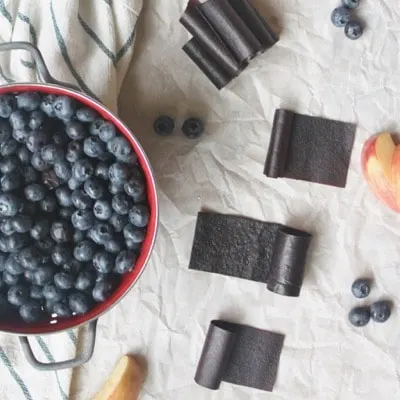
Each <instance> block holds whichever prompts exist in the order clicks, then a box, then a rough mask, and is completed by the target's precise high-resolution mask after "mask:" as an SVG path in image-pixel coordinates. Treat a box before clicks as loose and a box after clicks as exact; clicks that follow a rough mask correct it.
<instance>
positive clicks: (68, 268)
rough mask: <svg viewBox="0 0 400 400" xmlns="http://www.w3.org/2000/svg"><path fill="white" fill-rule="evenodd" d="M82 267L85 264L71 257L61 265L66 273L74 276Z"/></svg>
mask: <svg viewBox="0 0 400 400" xmlns="http://www.w3.org/2000/svg"><path fill="white" fill-rule="evenodd" d="M84 267H85V264H84V263H83V262H81V261H78V260H76V259H74V258H73V259H72V260H70V261H68V262H67V263H65V264H64V265H63V266H62V270H63V271H64V272H66V273H67V274H71V275H74V276H76V275H77V274H79V272H80V271H82V270H83V268H84Z"/></svg>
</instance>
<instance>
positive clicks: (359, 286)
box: [349, 278, 392, 327]
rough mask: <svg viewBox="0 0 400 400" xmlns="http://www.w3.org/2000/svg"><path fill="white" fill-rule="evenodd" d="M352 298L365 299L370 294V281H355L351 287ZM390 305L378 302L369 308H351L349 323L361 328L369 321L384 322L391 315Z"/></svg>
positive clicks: (385, 302)
mask: <svg viewBox="0 0 400 400" xmlns="http://www.w3.org/2000/svg"><path fill="white" fill-rule="evenodd" d="M351 291H352V293H353V295H354V297H357V298H358V299H365V298H366V297H368V296H369V294H370V292H371V281H370V280H369V279H363V278H360V279H357V280H356V281H354V283H353V285H352V286H351ZM391 309H392V303H391V302H390V301H388V300H380V301H377V302H375V303H373V304H372V305H371V306H359V307H355V308H353V309H352V310H351V311H350V313H349V321H350V323H351V324H352V325H354V326H357V327H361V326H365V325H367V324H368V322H369V321H370V319H372V320H373V321H375V322H380V323H383V322H386V321H387V320H388V319H389V317H390V315H391Z"/></svg>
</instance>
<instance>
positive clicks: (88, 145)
mask: <svg viewBox="0 0 400 400" xmlns="http://www.w3.org/2000/svg"><path fill="white" fill-rule="evenodd" d="M105 149H106V147H105V144H104V143H103V142H102V141H101V140H100V138H98V137H96V136H89V137H88V138H86V139H85V140H84V141H83V152H84V153H85V154H86V155H87V156H89V157H92V158H93V157H94V158H97V157H99V156H101V155H102V154H103V153H104V152H105Z"/></svg>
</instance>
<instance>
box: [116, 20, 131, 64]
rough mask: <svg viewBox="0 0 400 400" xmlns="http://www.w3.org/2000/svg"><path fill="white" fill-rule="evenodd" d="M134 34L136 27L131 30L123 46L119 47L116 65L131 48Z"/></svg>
mask: <svg viewBox="0 0 400 400" xmlns="http://www.w3.org/2000/svg"><path fill="white" fill-rule="evenodd" d="M135 34H136V25H135V28H133V31H132V33H131V34H130V35H129V38H128V40H127V41H126V42H125V44H124V45H123V46H122V47H121V49H120V50H119V52H118V53H117V56H116V63H118V61H119V60H121V58H122V57H123V56H124V55H125V54H126V52H127V51H128V50H129V48H130V47H131V46H132V44H133V41H134V39H135Z"/></svg>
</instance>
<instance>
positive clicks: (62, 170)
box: [54, 161, 72, 182]
mask: <svg viewBox="0 0 400 400" xmlns="http://www.w3.org/2000/svg"><path fill="white" fill-rule="evenodd" d="M54 172H55V173H56V175H57V176H58V177H59V178H60V179H61V180H62V181H64V182H65V181H67V180H69V179H70V178H71V175H72V172H71V166H70V164H69V162H68V161H56V162H55V163H54Z"/></svg>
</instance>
